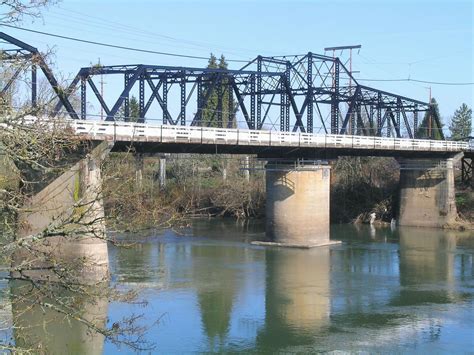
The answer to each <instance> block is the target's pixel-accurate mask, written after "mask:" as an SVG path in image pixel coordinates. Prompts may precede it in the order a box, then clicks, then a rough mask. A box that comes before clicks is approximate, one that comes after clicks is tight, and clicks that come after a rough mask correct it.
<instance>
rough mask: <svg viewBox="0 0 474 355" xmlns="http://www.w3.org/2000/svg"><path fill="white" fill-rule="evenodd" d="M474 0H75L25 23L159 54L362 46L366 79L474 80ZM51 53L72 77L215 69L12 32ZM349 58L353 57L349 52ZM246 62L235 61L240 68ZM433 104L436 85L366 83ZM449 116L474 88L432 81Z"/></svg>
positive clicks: (359, 61)
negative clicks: (98, 69) (116, 68)
mask: <svg viewBox="0 0 474 355" xmlns="http://www.w3.org/2000/svg"><path fill="white" fill-rule="evenodd" d="M473 17H474V6H473V2H472V1H471V0H467V1H466V0H464V1H459V0H451V1H447V0H446V1H436V0H432V1H421V0H418V1H416V0H413V1H406V0H397V1H394V0H389V1H382V0H379V1H348V0H345V1H338V0H336V1H328V0H326V1H317V0H314V1H309V0H307V1H298V0H296V1H288V0H287V1H282V0H273V1H265V0H263V1H250V0H241V1H236V0H221V1H213V0H207V1H191V0H181V1H176V0H175V1H151V0H150V1H133V2H132V1H129V2H127V1H117V0H114V1H109V0H103V1H84V0H81V1H72V0H64V1H62V2H60V3H59V4H58V5H55V6H51V7H49V9H48V10H46V11H43V18H42V19H37V20H35V21H34V22H32V21H31V20H29V19H27V20H25V21H24V22H23V23H22V24H21V26H23V27H26V28H32V29H36V30H40V31H46V32H52V33H58V34H61V35H65V36H73V37H79V38H82V39H86V40H92V41H101V42H107V43H111V44H117V45H123V46H133V47H139V48H144V49H150V50H155V51H164V52H175V53H182V54H191V55H199V56H208V55H209V53H210V52H213V53H215V54H221V53H223V54H224V55H225V56H226V57H227V58H229V59H251V58H254V57H255V56H256V55H258V54H262V55H282V54H300V53H307V52H308V51H312V52H315V53H324V47H327V46H339V45H348V44H361V45H362V49H361V50H360V53H359V54H355V55H354V59H353V69H354V70H358V71H360V73H358V74H355V76H356V78H357V77H358V78H365V79H400V78H402V79H406V78H408V77H410V78H414V79H420V80H428V81H438V82H473V81H474V78H473V72H474V67H473V61H472V60H473V39H474V38H473V21H474V20H473ZM2 30H3V31H5V32H7V33H9V34H11V35H13V36H16V37H18V38H20V39H22V40H24V41H25V42H27V43H30V44H32V45H34V46H36V47H38V48H39V49H40V50H42V51H46V50H47V49H48V48H49V49H51V48H52V49H54V51H55V53H56V57H55V62H56V64H55V71H56V72H62V73H63V74H64V75H65V76H66V77H72V76H73V75H74V74H75V73H76V72H77V71H78V70H79V68H80V67H82V66H89V65H90V64H91V63H96V62H97V60H98V58H99V57H100V59H101V62H102V63H103V64H106V65H111V64H132V63H135V64H136V63H144V64H162V65H188V66H205V65H206V62H205V61H200V60H193V59H180V58H173V57H163V56H159V55H152V54H143V53H136V52H127V51H124V50H118V49H110V48H103V47H97V46H94V45H85V44H79V43H75V42H70V41H67V40H62V39H57V38H52V37H45V36H42V35H37V34H32V33H27V32H22V31H20V30H14V29H6V28H4V29H2ZM343 55H344V54H343ZM239 66H241V64H239V63H233V64H231V67H234V68H238V67H239ZM363 83H364V84H366V85H369V86H373V87H377V88H380V89H384V90H388V91H392V92H395V93H399V94H402V95H405V96H409V97H412V98H415V99H420V100H423V101H427V100H428V95H429V89H428V87H429V86H430V85H429V84H421V83H413V82H363ZM431 89H432V95H433V96H434V97H435V98H436V99H437V100H438V103H439V105H440V111H441V115H442V116H443V119H444V121H445V122H448V121H449V119H450V117H451V116H452V114H453V112H454V110H455V109H456V108H457V107H459V106H460V104H461V103H463V102H466V103H467V104H468V105H469V106H471V107H473V106H474V95H473V92H474V86H472V85H469V86H446V85H431Z"/></svg>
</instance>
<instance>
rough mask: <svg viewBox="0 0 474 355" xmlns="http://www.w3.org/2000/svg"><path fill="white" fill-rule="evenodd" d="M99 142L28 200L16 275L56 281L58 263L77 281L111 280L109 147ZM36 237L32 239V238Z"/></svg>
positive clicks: (20, 218) (21, 216)
mask: <svg viewBox="0 0 474 355" xmlns="http://www.w3.org/2000/svg"><path fill="white" fill-rule="evenodd" d="M110 148H111V146H110V144H109V143H106V142H104V143H101V144H99V145H98V146H97V147H96V148H94V149H93V150H92V151H91V152H90V153H89V154H87V156H85V157H84V158H83V159H81V160H80V161H79V162H78V163H76V164H75V165H74V166H73V167H71V168H70V169H68V170H67V171H65V172H64V173H63V174H62V175H60V176H59V177H57V178H56V179H55V180H53V181H52V182H51V183H50V184H49V185H48V186H46V187H45V188H43V189H42V190H41V191H39V192H38V193H36V194H35V195H34V196H32V197H30V198H28V199H27V201H26V203H25V205H24V206H23V207H24V208H23V212H22V213H20V214H19V216H18V222H19V230H18V232H17V235H18V238H20V239H24V240H25V241H26V242H24V243H23V244H24V245H26V247H25V248H21V250H19V251H18V252H17V253H16V254H15V255H14V257H13V268H15V269H16V270H14V271H13V272H12V276H14V277H24V276H26V277H30V278H33V279H40V280H41V279H48V280H54V279H55V278H56V277H60V276H58V274H56V273H54V272H52V271H51V269H52V268H53V269H54V268H57V267H59V268H60V269H61V270H66V272H67V273H68V274H67V275H64V277H67V278H68V279H69V281H70V279H71V278H73V279H74V280H77V281H78V282H86V283H87V282H88V281H92V282H97V281H101V280H104V279H107V278H108V251H107V242H106V240H105V221H104V207H103V202H102V178H101V171H100V165H101V162H102V160H103V159H104V158H105V156H106V155H107V154H108V153H109V151H110ZM32 237H33V238H32Z"/></svg>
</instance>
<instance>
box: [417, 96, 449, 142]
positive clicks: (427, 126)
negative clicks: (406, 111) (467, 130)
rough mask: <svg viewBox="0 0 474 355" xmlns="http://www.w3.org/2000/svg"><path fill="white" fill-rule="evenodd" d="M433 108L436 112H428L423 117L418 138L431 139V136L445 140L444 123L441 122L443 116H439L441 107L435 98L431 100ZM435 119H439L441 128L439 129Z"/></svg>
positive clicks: (418, 130)
mask: <svg viewBox="0 0 474 355" xmlns="http://www.w3.org/2000/svg"><path fill="white" fill-rule="evenodd" d="M430 104H431V106H432V107H433V109H434V110H433V111H434V112H430V111H426V112H425V115H424V116H423V120H422V121H421V124H420V125H419V126H418V129H417V131H416V138H419V139H429V138H431V136H432V137H433V138H434V139H443V135H442V132H443V126H444V125H443V123H442V122H441V115H440V114H439V107H438V102H437V101H436V99H435V98H434V97H433V98H431V102H430ZM435 117H438V118H439V122H440V124H441V127H438V126H437V124H436V120H435Z"/></svg>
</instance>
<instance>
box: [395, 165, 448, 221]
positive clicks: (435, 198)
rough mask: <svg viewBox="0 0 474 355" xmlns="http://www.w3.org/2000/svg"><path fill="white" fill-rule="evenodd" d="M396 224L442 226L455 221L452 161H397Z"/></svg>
mask: <svg viewBox="0 0 474 355" xmlns="http://www.w3.org/2000/svg"><path fill="white" fill-rule="evenodd" d="M399 163H400V187H399V206H398V224H399V225H401V226H413V227H443V226H445V225H447V224H449V223H452V222H454V221H455V219H456V216H457V212H456V202H455V191H454V169H453V159H446V160H444V161H440V160H434V159H400V160H399Z"/></svg>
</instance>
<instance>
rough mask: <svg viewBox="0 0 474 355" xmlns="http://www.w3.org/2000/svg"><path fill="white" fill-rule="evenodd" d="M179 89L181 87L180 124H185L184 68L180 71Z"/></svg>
mask: <svg viewBox="0 0 474 355" xmlns="http://www.w3.org/2000/svg"><path fill="white" fill-rule="evenodd" d="M180 89H181V111H180V119H181V126H185V125H186V72H185V71H184V70H183V72H182V73H181V82H180Z"/></svg>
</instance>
